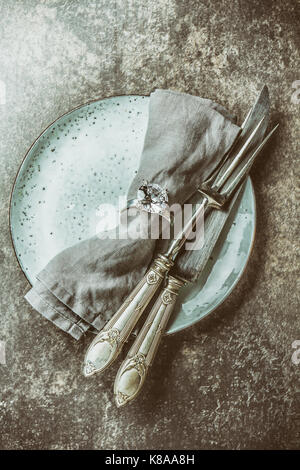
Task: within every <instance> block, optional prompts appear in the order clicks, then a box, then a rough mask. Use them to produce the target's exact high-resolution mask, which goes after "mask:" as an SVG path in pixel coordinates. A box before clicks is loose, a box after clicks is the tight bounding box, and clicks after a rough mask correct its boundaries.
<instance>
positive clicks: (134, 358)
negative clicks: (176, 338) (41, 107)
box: [114, 276, 185, 407]
mask: <svg viewBox="0 0 300 470" xmlns="http://www.w3.org/2000/svg"><path fill="white" fill-rule="evenodd" d="M184 284H185V282H184V281H183V280H180V279H178V278H175V277H173V276H169V279H168V284H167V286H166V287H165V288H164V289H163V290H162V293H161V295H160V296H159V297H158V299H157V300H156V302H155V304H154V306H153V308H152V310H151V312H150V314H149V316H148V318H147V320H146V322H145V324H144V326H143V327H142V329H141V331H140V333H139V334H138V336H137V338H136V340H135V342H134V343H133V345H132V347H131V349H130V350H129V352H128V355H127V357H126V359H125V360H124V361H123V362H122V364H121V367H120V369H119V371H118V374H117V376H116V380H115V385H114V394H115V400H116V403H117V406H118V407H120V406H123V405H125V404H126V403H128V402H129V401H131V400H133V399H134V398H135V397H136V396H137V394H138V393H139V392H140V390H141V388H142V386H143V383H144V381H145V378H146V376H147V373H148V370H149V367H150V366H151V364H152V362H153V359H154V357H155V354H156V351H157V348H158V346H159V343H160V340H161V337H162V335H163V333H164V331H165V328H166V326H167V323H168V320H169V318H170V315H171V313H172V311H173V308H174V305H175V302H176V297H177V294H178V291H179V289H180V288H181V287H182V286H183V285H184Z"/></svg>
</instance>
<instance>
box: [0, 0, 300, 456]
mask: <svg viewBox="0 0 300 470" xmlns="http://www.w3.org/2000/svg"><path fill="white" fill-rule="evenodd" d="M296 8H297V2H295V1H294V0H286V1H285V2H282V1H276V0H275V1H274V0H273V1H267V0H264V1H261V0H255V1H249V0H240V1H237V0H221V1H212V0H211V1H209V0H205V1H204V0H200V1H193V0H185V1H184V0H150V1H146V2H139V1H138V0H115V1H110V0H107V1H105V0H100V1H86V0H81V1H80V2H78V1H74V0H70V1H62V0H53V1H52V0H49V1H48V0H45V1H41V0H39V1H34V0H24V1H22V2H20V1H12V0H5V1H4V0H1V2H0V22H1V28H0V44H1V54H0V80H1V81H2V82H4V83H5V84H6V104H1V105H0V116H1V119H0V135H1V142H0V156H1V161H0V165H1V168H0V171H1V189H0V193H1V194H0V196H1V207H0V210H1V232H0V237H1V238H0V242H1V244H0V261H1V292H0V295H1V305H0V307H1V315H0V340H1V341H5V342H6V361H7V364H6V365H1V366H0V368H1V376H0V381H1V385H0V387H1V390H0V395H1V396H0V410H1V413H0V421H1V424H0V426H1V435H0V443H1V444H0V447H1V448H2V449H155V448H156V449H176V448H178V449H216V448H222V449H249V448H252V449H286V448H299V447H300V446H299V421H300V415H299V410H300V397H299V395H298V397H297V390H298V393H299V372H300V364H299V365H297V364H294V363H293V362H292V354H293V351H294V350H293V348H292V343H293V342H294V341H295V340H300V328H299V327H300V323H299V294H298V292H297V285H296V281H297V274H298V273H297V269H298V267H299V262H297V255H298V254H299V251H298V244H297V235H298V233H299V226H298V224H297V205H296V195H297V191H296V190H297V188H296V181H297V176H298V177H299V163H298V157H299V153H297V140H298V141H299V109H300V108H299V106H300V103H298V101H299V98H300V97H299V94H298V96H297V94H296V93H295V90H294V89H293V87H292V84H293V83H294V82H295V81H296V80H298V79H299V80H300V75H299V29H298V28H299V10H298V11H297V10H296ZM263 83H267V84H268V86H269V89H270V94H271V101H272V120H273V121H274V122H275V121H278V120H279V121H280V130H279V132H278V134H277V137H276V139H274V141H273V143H272V144H271V145H270V146H269V158H268V160H267V161H265V162H263V163H260V164H259V165H258V166H257V167H256V168H255V169H254V171H253V173H252V174H253V181H254V185H255V191H256V195H257V212H258V224H257V236H256V242H255V248H254V251H253V254H252V257H251V260H250V262H249V265H248V268H247V270H246V272H245V274H244V276H243V278H242V280H241V281H240V283H239V285H238V287H237V288H236V289H235V290H234V292H233V293H232V294H231V296H230V297H229V298H228V300H227V301H226V302H225V303H224V304H223V306H222V307H221V308H220V309H219V310H218V311H217V312H215V313H214V314H212V315H211V316H210V317H209V318H207V319H206V320H204V321H202V322H201V323H199V324H198V325H197V326H195V327H193V328H191V329H189V330H186V331H185V332H183V333H181V334H177V335H175V336H173V337H169V338H167V339H166V340H165V341H164V343H163V344H162V346H161V350H160V355H159V359H158V361H157V363H156V365H155V367H154V369H153V371H152V373H151V376H150V377H149V379H148V381H147V383H146V385H145V388H144V393H143V394H142V395H141V396H140V398H139V399H138V400H136V402H135V403H133V404H132V405H131V406H128V407H127V408H125V409H122V410H118V409H117V408H116V407H115V405H114V403H113V401H112V384H113V379H114V375H115V373H116V369H117V365H116V366H115V367H114V368H113V369H112V370H111V371H109V372H108V373H107V374H105V375H104V376H103V378H102V377H101V378H97V379H95V380H94V379H93V380H86V379H85V378H84V377H83V376H82V374H81V364H82V358H83V354H84V351H85V350H86V347H87V344H88V343H89V341H90V339H89V338H85V340H83V341H80V342H76V341H75V340H73V339H71V338H69V337H68V336H67V335H66V334H64V333H63V332H61V331H60V330H58V329H57V328H55V327H54V326H53V325H52V324H50V323H49V322H47V321H46V320H44V319H43V318H41V317H39V315H38V314H37V313H36V312H35V311H33V310H32V309H31V308H30V307H29V305H28V304H27V303H26V301H25V300H24V298H23V296H24V294H25V293H26V292H27V290H28V288H29V285H28V283H27V281H26V279H25V277H24V275H23V274H22V272H21V270H20V268H19V266H18V263H17V260H16V259H15V257H14V254H13V250H12V246H11V241H10V233H9V226H8V209H9V196H10V191H11V189H12V185H13V181H14V178H15V175H16V172H17V170H18V167H19V165H20V163H21V161H22V158H23V156H24V154H25V152H26V150H27V149H28V147H29V146H30V145H31V143H32V142H33V140H34V139H35V138H36V137H37V136H38V135H39V134H40V132H41V131H42V130H43V129H44V128H45V127H46V126H47V125H48V124H49V123H50V122H52V121H53V120H55V119H56V118H57V117H58V116H59V115H61V114H62V113H65V112H66V111H68V110H70V109H72V108H74V107H75V106H77V105H79V104H82V103H84V102H86V101H89V100H91V99H95V98H98V97H99V98H100V97H105V96H108V95H115V94H130V93H137V94H138V93H140V94H148V93H149V92H151V91H152V90H154V89H155V88H157V87H162V88H172V89H175V90H179V91H185V92H189V93H193V94H197V95H201V96H205V97H209V98H212V99H215V100H218V101H219V102H221V103H222V104H223V105H225V106H226V107H228V108H229V109H230V110H232V111H235V112H236V113H237V115H238V116H239V120H241V119H242V117H243V116H244V115H245V113H246V111H248V109H249V105H250V104H251V103H252V102H253V100H254V98H255V96H256V94H257V92H258V91H259V89H260V87H261V85H262V84H263ZM293 93H294V95H293ZM2 101H3V100H2ZM2 101H1V102H2ZM298 150H299V149H298ZM298 181H299V179H298ZM298 214H299V213H298ZM297 428H298V429H297ZM297 433H298V435H297Z"/></svg>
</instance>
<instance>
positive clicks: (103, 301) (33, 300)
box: [25, 90, 240, 339]
mask: <svg viewBox="0 0 300 470" xmlns="http://www.w3.org/2000/svg"><path fill="white" fill-rule="evenodd" d="M239 130H240V129H239V127H238V126H237V125H235V124H234V118H233V117H232V116H231V115H230V114H229V113H228V112H227V111H226V110H225V109H224V108H223V107H222V106H220V105H219V104H217V103H214V102H213V101H211V100H209V99H203V98H200V97H196V96H192V95H188V94H184V93H177V92H174V91H169V90H156V91H155V92H153V93H152V94H151V95H150V101H149V118H148V127H147V131H146V135H145V140H144V147H143V151H142V155H141V158H140V163H139V166H138V171H137V174H136V176H135V178H134V180H133V181H132V183H131V185H130V188H129V190H128V199H133V198H135V197H136V193H137V190H138V188H139V187H140V185H141V184H142V182H143V180H144V179H145V180H147V181H148V182H149V183H156V184H159V185H160V186H161V187H163V188H167V190H168V203H169V204H170V205H172V204H173V203H178V204H184V203H185V202H188V200H189V198H190V197H191V196H192V194H193V193H194V192H195V191H196V189H197V188H198V187H199V185H200V184H201V182H202V181H204V180H205V179H206V178H207V177H208V175H209V174H210V173H211V172H212V170H213V169H214V168H215V166H216V165H217V164H218V163H219V162H220V160H221V159H222V157H223V156H224V154H225V153H226V152H228V150H229V149H230V147H231V146H232V144H233V142H234V140H235V138H236V136H237V134H238V132H239ZM215 212H216V211H215ZM218 213H219V212H218ZM219 214H220V215H219V216H218V217H220V220H222V217H224V214H222V213H221V212H220V213H219ZM139 217H145V213H140V215H137V216H135V217H131V218H130V217H129V226H130V224H131V225H133V226H134V224H136V223H137V220H138V218H139ZM147 220H148V219H147ZM143 223H145V222H143ZM147 223H148V222H147ZM214 223H215V224H216V225H218V223H216V221H215V222H214ZM156 245H157V240H152V239H141V238H139V239H130V238H127V239H111V238H109V236H106V238H103V237H100V236H98V235H95V236H94V237H92V238H89V239H88V240H84V241H82V242H80V243H78V244H76V245H74V246H71V247H70V248H67V249H65V250H64V251H63V252H61V253H59V254H58V255H56V256H55V257H54V258H53V259H52V260H51V261H50V262H49V263H48V265H47V266H46V267H45V268H44V269H43V270H42V271H41V272H40V273H39V274H38V275H37V280H36V283H35V284H34V286H33V288H32V289H31V290H30V291H29V292H28V293H27V294H26V296H25V298H26V299H27V300H28V302H29V303H30V304H31V305H32V306H33V307H34V308H35V309H36V310H37V311H38V312H40V313H41V314H42V315H43V316H44V317H46V318H48V319H49V320H51V321H52V322H53V323H54V324H56V325H57V326H58V327H59V328H61V329H62V330H64V331H66V332H67V333H69V334H70V335H71V336H73V337H74V338H76V339H79V338H80V337H81V336H82V335H83V334H84V333H85V332H86V331H88V330H92V331H95V329H96V330H100V329H101V328H102V327H103V326H104V325H105V323H106V322H107V321H108V320H109V319H110V318H111V316H112V315H113V314H114V313H115V312H116V311H117V309H118V308H119V307H120V305H121V304H122V302H123V300H125V298H126V296H127V295H128V294H129V293H130V292H131V290H132V289H133V288H134V287H135V286H136V284H137V283H138V281H139V280H140V279H141V277H142V276H143V275H144V273H145V271H146V270H147V267H148V266H149V264H150V262H151V260H152V257H153V254H154V252H155V249H156ZM204 249H205V250H206V251H205V253H204V256H202V257H201V260H202V263H199V255H196V254H195V253H196V252H192V251H190V252H189V253H188V257H189V259H190V260H192V259H194V260H195V262H194V263H190V264H189V263H187V262H186V260H184V261H183V264H184V266H185V271H188V270H189V268H187V266H191V273H190V274H191V276H190V277H191V280H193V279H195V277H197V266H198V265H199V270H201V269H202V267H203V259H206V260H207V258H208V256H209V248H205V245H204ZM199 270H198V272H199ZM186 274H187V277H188V274H189V273H188V272H187V273H186Z"/></svg>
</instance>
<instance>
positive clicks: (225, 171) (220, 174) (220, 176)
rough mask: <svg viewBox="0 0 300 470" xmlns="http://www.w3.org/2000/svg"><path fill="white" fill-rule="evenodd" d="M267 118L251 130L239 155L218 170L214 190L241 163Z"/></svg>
mask: <svg viewBox="0 0 300 470" xmlns="http://www.w3.org/2000/svg"><path fill="white" fill-rule="evenodd" d="M265 119H266V116H264V117H263V118H262V119H261V120H260V121H259V123H258V124H257V126H256V127H255V128H254V130H253V131H252V132H251V134H250V135H249V137H248V138H247V139H246V141H245V143H244V144H243V145H242V147H241V149H240V150H239V151H238V153H237V155H235V156H234V157H233V159H230V160H228V163H227V165H225V167H226V168H225V167H223V168H222V167H221V168H220V171H219V172H218V174H217V176H216V179H215V181H214V182H213V184H212V187H211V189H212V190H214V191H219V190H220V189H221V188H222V186H223V185H224V183H225V182H226V180H227V179H228V178H229V176H230V175H231V174H232V172H233V171H234V169H235V168H236V167H237V166H238V164H239V163H240V161H241V159H242V158H243V157H244V156H245V153H246V152H247V150H249V147H250V146H251V144H252V142H253V139H254V138H255V136H256V135H257V134H258V133H259V131H260V129H261V128H262V126H263V125H264V120H265Z"/></svg>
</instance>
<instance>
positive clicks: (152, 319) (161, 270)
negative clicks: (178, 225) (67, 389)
mask: <svg viewBox="0 0 300 470" xmlns="http://www.w3.org/2000/svg"><path fill="white" fill-rule="evenodd" d="M267 93H268V92H267V89H266V87H264V89H263V90H262V92H261V93H260V95H259V97H258V99H257V101H256V103H255V105H254V106H253V108H252V110H251V111H250V112H249V113H248V115H247V117H246V119H245V121H244V123H243V125H242V126H241V132H240V134H239V137H238V138H237V141H236V143H235V145H234V146H233V148H232V149H231V150H230V151H229V153H228V154H227V155H226V156H225V157H224V158H223V161H222V162H221V164H220V165H219V166H218V168H216V170H215V171H214V172H213V173H212V175H210V177H209V178H208V179H207V180H206V181H205V182H204V183H203V184H202V186H201V188H199V189H198V191H199V193H200V194H201V203H200V204H199V205H198V207H197V209H196V210H195V212H194V214H193V216H192V218H191V219H190V220H189V222H188V223H187V224H186V225H185V226H184V228H183V230H182V232H181V234H180V235H179V236H178V237H177V238H176V239H174V240H173V241H172V242H171V244H170V246H169V248H168V250H167V252H166V253H164V254H160V255H158V256H157V257H156V259H155V260H154V261H153V263H152V264H151V266H150V268H149V270H148V271H147V272H146V274H145V275H144V277H143V279H142V280H141V281H140V282H139V284H138V285H137V286H136V288H135V289H134V290H133V292H132V293H131V294H130V295H129V297H128V298H127V299H126V300H125V302H124V303H123V304H122V305H121V307H120V308H119V310H118V311H117V312H116V314H115V315H114V316H113V317H112V318H111V320H110V321H109V322H108V323H107V324H106V325H105V327H104V328H103V329H102V330H101V331H100V332H99V334H98V335H97V336H96V337H95V339H94V340H93V341H92V343H91V345H90V347H89V348H88V350H87V353H86V356H85V361H84V375H85V376H91V375H93V374H95V373H97V372H102V371H103V370H105V369H106V368H107V367H109V366H110V365H111V364H112V363H113V362H114V361H115V359H116V358H117V357H118V355H119V354H120V352H121V349H122V347H123V345H124V343H125V342H126V340H127V339H128V337H129V335H130V333H131V331H132V330H133V328H134V326H135V325H136V323H137V321H138V320H139V318H140V317H141V315H142V313H143V312H144V310H145V309H146V307H147V305H148V304H149V302H150V300H151V299H152V298H153V296H154V294H155V293H156V292H157V290H158V289H159V287H160V286H161V284H162V282H163V280H164V279H165V276H166V274H167V273H168V272H169V270H170V269H171V267H172V266H173V265H174V261H175V259H176V256H177V255H178V253H179V251H180V249H181V248H182V247H183V246H184V244H185V242H186V240H187V239H188V238H189V236H190V234H191V232H192V231H193V228H194V227H195V225H196V224H197V223H198V221H199V219H200V217H201V218H202V217H203V212H204V213H206V212H207V211H208V210H210V209H211V208H216V209H222V208H223V207H224V205H225V204H226V203H227V201H228V200H229V199H230V198H231V197H232V196H233V194H234V193H235V191H236V190H237V188H238V187H239V186H240V184H241V183H242V182H243V181H244V179H245V177H246V176H247V174H248V173H249V170H250V168H251V166H252V164H253V162H254V160H255V158H256V156H257V155H258V154H259V152H260V151H261V150H262V148H263V147H264V145H265V144H266V143H267V141H268V140H269V139H270V137H271V135H272V134H273V133H274V132H275V130H276V129H277V126H276V127H275V128H274V129H273V130H272V131H271V132H270V133H269V134H268V135H267V137H266V138H265V139H264V140H263V141H262V142H261V139H262V137H263V135H264V133H265V130H266V127H267V117H266V115H265V114H264V112H263V110H264V102H265V100H266V97H267ZM258 142H261V143H259V144H258ZM183 284H184V280H181V279H178V278H176V277H174V276H169V279H168V284H167V286H166V287H165V288H164V289H163V292H162V294H161V296H160V297H159V298H158V299H157V301H156V303H155V305H154V307H153V309H152V311H151V313H150V315H149V317H148V319H147V321H146V323H145V325H144V327H143V328H142V330H141V332H140V334H139V335H138V337H137V339H136V341H135V343H134V345H133V346H132V348H131V350H130V352H129V356H128V358H127V359H126V360H125V361H124V362H123V364H122V366H121V368H120V370H119V373H118V376H117V379H116V383H115V393H116V396H117V404H118V405H119V406H121V405H123V404H125V403H127V402H128V401H130V400H131V399H133V398H135V396H136V395H137V393H138V392H139V390H140V389H141V387H142V384H143V382H144V380H145V377H146V373H147V370H148V368H149V365H150V364H151V362H152V360H153V358H154V356H155V351H156V349H157V346H158V344H159V339H160V337H161V335H162V332H163V330H164V328H165V325H166V322H167V320H168V318H169V316H170V314H171V312H172V310H173V306H174V303H175V299H176V295H177V293H178V290H179V289H180V287H181V286H182V285H183ZM130 371H134V372H130ZM129 372H130V373H129ZM130 382H132V383H134V386H133V388H132V389H131V390H132V391H133V393H131V394H129V395H128V394H126V393H124V391H125V390H127V391H128V390H129V388H130V387H129V383H130ZM119 384H121V388H120V386H119ZM122 387H123V388H122ZM126 387H127V388H126ZM128 387H129V388H128ZM121 389H122V390H123V391H122V390H121ZM122 394H123V395H122Z"/></svg>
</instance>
